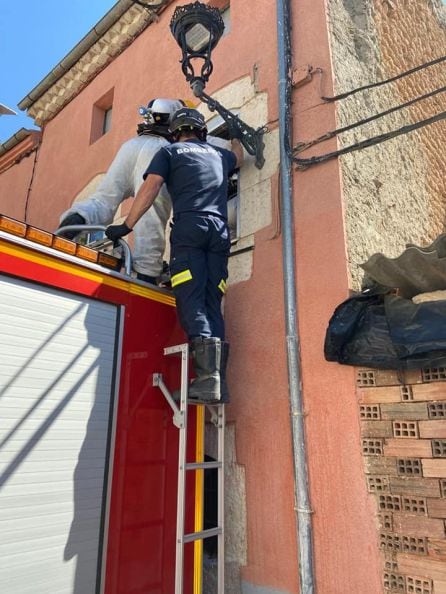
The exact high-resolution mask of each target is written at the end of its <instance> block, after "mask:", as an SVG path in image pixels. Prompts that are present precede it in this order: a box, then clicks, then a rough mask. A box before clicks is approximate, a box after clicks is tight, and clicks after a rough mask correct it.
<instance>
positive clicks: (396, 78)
mask: <svg viewBox="0 0 446 594" xmlns="http://www.w3.org/2000/svg"><path fill="white" fill-rule="evenodd" d="M445 60H446V56H441V57H439V58H436V59H435V60H431V61H430V62H425V63H424V64H420V65H419V66H415V67H414V68H411V69H410V70H406V71H405V72H401V73H400V74H397V75H396V76H392V77H391V78H387V79H386V80H381V81H378V82H375V83H371V84H369V85H365V86H363V87H358V88H357V89H352V90H351V91H346V92H345V93H341V94H340V95H334V96H333V97H321V99H323V100H324V101H328V102H332V101H339V100H340V99H345V98H346V97H349V96H350V95H354V94H355V93H359V91H366V90H367V89H373V88H375V87H380V86H381V85H385V84H387V83H390V82H394V81H395V80H398V79H400V78H403V77H405V76H409V75H410V74H413V73H414V72H418V71H419V70H423V69H424V68H429V67H430V66H435V64H440V62H444V61H445Z"/></svg>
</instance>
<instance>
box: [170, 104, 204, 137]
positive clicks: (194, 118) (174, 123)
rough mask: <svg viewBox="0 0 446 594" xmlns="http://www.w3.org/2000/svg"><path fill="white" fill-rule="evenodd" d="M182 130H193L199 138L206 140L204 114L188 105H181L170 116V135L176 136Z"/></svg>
mask: <svg viewBox="0 0 446 594" xmlns="http://www.w3.org/2000/svg"><path fill="white" fill-rule="evenodd" d="M182 130H193V131H194V132H195V133H196V134H197V136H198V138H199V139H200V140H206V135H207V132H208V129H207V126H206V120H205V119H204V116H202V115H201V113H200V112H199V111H197V110H196V109H191V108H190V107H182V108H181V109H179V110H178V111H176V112H175V113H174V114H173V116H172V120H171V122H170V127H169V131H170V133H171V134H172V136H174V137H178V136H179V134H180V132H181V131H182Z"/></svg>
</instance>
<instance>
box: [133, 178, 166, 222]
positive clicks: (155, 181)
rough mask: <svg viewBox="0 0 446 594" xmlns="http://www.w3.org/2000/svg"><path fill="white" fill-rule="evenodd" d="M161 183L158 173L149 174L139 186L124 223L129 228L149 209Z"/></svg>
mask: <svg viewBox="0 0 446 594" xmlns="http://www.w3.org/2000/svg"><path fill="white" fill-rule="evenodd" d="M162 185H163V179H162V178H161V177H160V176H158V175H149V176H148V177H147V179H146V180H145V182H144V183H143V184H142V186H141V187H140V188H139V190H138V192H137V194H136V196H135V200H134V201H133V204H132V207H131V209H130V212H129V214H128V215H127V218H126V219H125V221H124V222H125V224H126V225H127V227H129V228H130V229H133V227H134V226H135V225H136V223H137V222H138V221H139V219H140V218H141V217H142V215H143V214H144V213H145V212H147V211H148V210H149V208H150V207H151V206H152V204H153V203H154V202H155V198H156V197H157V196H158V192H159V191H160V189H161V186H162Z"/></svg>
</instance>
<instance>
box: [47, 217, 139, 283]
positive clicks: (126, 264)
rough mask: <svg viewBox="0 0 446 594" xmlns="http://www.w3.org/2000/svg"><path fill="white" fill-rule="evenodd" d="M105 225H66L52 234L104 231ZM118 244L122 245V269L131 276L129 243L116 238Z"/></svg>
mask: <svg viewBox="0 0 446 594" xmlns="http://www.w3.org/2000/svg"><path fill="white" fill-rule="evenodd" d="M106 229H107V227H106V226H105V225H66V226H65V227H60V228H59V229H57V230H56V231H54V235H60V236H63V234H64V233H65V231H79V235H80V234H81V233H89V232H90V231H105V230H106ZM118 243H119V245H120V246H121V247H122V251H123V254H124V270H125V273H126V275H127V276H131V273H132V252H131V251H130V248H129V245H128V243H127V242H126V241H124V239H118Z"/></svg>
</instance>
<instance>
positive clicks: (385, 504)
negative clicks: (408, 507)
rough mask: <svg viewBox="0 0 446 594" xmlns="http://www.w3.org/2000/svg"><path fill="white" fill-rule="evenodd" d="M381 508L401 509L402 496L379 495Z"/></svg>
mask: <svg viewBox="0 0 446 594" xmlns="http://www.w3.org/2000/svg"><path fill="white" fill-rule="evenodd" d="M378 507H379V509H387V510H390V511H401V497H400V496H399V495H390V494H389V495H384V494H383V495H379V496H378Z"/></svg>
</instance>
